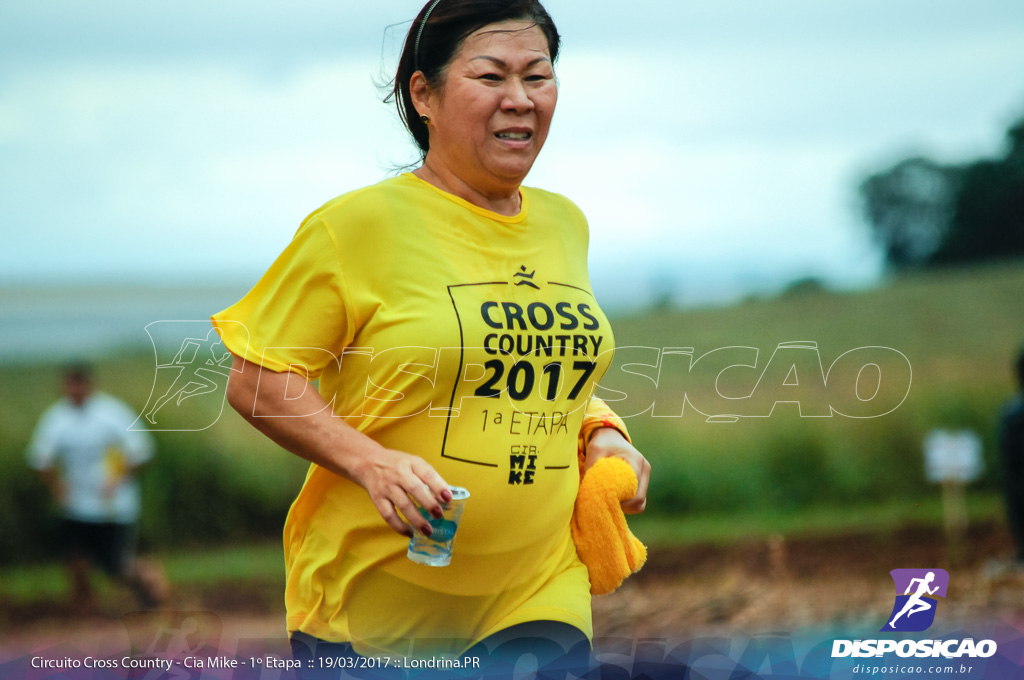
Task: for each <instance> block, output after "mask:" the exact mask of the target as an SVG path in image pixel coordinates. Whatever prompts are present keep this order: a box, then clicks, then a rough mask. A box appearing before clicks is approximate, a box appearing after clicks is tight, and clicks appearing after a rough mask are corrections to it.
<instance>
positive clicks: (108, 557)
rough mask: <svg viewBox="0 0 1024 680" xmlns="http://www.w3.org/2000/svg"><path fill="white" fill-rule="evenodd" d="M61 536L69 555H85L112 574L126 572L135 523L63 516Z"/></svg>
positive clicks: (128, 566)
mask: <svg viewBox="0 0 1024 680" xmlns="http://www.w3.org/2000/svg"><path fill="white" fill-rule="evenodd" d="M61 536H62V538H63V540H64V550H65V554H66V555H67V556H68V557H69V558H73V557H84V558H86V559H88V560H89V561H91V562H92V563H93V564H95V565H97V566H98V567H100V568H101V569H103V571H104V572H106V573H107V575H108V576H111V577H118V576H125V575H127V573H128V569H129V568H130V566H131V563H132V560H133V559H134V556H135V525H134V524H119V523H116V522H81V521H79V520H75V519H63V520H61Z"/></svg>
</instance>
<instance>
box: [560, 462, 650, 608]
mask: <svg viewBox="0 0 1024 680" xmlns="http://www.w3.org/2000/svg"><path fill="white" fill-rule="evenodd" d="M582 471H583V460H582V456H581V460H580V474H581V475H582V474H583V473H582ZM636 487H637V479H636V474H634V472H633V468H631V467H630V466H629V463H627V462H626V461H624V460H622V459H621V458H603V459H601V460H599V461H597V462H596V463H594V465H593V467H591V468H590V469H589V470H588V471H587V473H586V475H583V477H582V479H581V480H580V490H579V493H578V494H577V496H576V507H575V508H574V510H573V513H572V522H571V528H572V540H573V542H575V543H576V554H577V555H579V558H580V561H581V562H583V564H585V565H587V570H588V571H589V572H590V593H591V594H592V595H606V594H608V593H610V592H612V591H614V590H615V589H616V588H618V587H619V586H620V585H622V582H623V581H624V580H625V579H626V577H627V576H629V575H630V574H634V573H636V572H638V571H640V567H642V566H643V565H644V562H645V561H646V560H647V548H646V547H644V544H643V543H641V542H640V540H639V539H638V538H637V537H636V536H634V535H633V533H632V532H631V531H630V530H629V527H628V526H627V525H626V515H625V513H623V512H622V506H621V505H620V502H621V501H624V500H627V499H629V498H632V497H633V496H634V495H635V494H636Z"/></svg>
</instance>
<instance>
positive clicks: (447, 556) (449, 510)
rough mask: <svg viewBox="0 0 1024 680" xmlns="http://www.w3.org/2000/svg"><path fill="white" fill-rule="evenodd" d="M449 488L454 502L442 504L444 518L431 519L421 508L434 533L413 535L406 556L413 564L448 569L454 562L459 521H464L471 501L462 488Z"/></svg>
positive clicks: (417, 532)
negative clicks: (465, 509) (468, 501)
mask: <svg viewBox="0 0 1024 680" xmlns="http://www.w3.org/2000/svg"><path fill="white" fill-rule="evenodd" d="M448 488H449V489H450V490H451V492H452V500H451V501H450V502H448V503H442V504H441V507H442V508H444V516H443V517H436V518H435V517H431V516H430V514H429V513H428V512H427V511H426V510H424V509H423V508H420V514H421V515H423V517H424V518H426V519H427V521H429V522H430V526H431V528H432V529H433V530H434V531H433V533H431V534H430V536H424V535H423V534H422V533H420V532H419V531H416V532H415V533H413V536H412V538H411V539H410V540H409V550H408V551H407V552H406V556H407V557H408V558H409V559H410V560H412V561H413V562H416V563H418V564H425V565H427V566H428V567H447V566H448V565H449V564H450V563H451V561H452V543H454V541H455V532H456V530H458V528H459V520H461V519H462V510H463V508H465V507H466V501H467V500H469V492H468V491H466V490H465V489H463V488H462V487H461V486H451V487H448Z"/></svg>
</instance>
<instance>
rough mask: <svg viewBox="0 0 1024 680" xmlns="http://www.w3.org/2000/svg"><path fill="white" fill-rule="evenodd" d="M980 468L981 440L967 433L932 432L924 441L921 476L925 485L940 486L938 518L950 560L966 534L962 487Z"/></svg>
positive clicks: (965, 506) (981, 465)
mask: <svg viewBox="0 0 1024 680" xmlns="http://www.w3.org/2000/svg"><path fill="white" fill-rule="evenodd" d="M983 469H984V463H983V461H982V458H981V439H980V438H979V437H978V435H976V434H975V433H974V432H973V431H971V430H956V431H953V430H932V431H931V432H929V433H928V436H927V437H925V440H924V474H925V478H926V479H927V480H928V481H929V482H937V483H940V484H942V517H943V524H944V525H945V529H946V538H947V540H948V541H949V548H950V557H951V558H952V559H954V560H955V559H956V558H958V557H959V553H960V547H961V544H962V542H963V538H964V535H965V534H966V533H967V500H966V494H965V493H964V486H965V485H966V484H967V483H968V482H973V481H974V480H975V479H977V478H978V477H979V476H980V475H981V472H982V470H983Z"/></svg>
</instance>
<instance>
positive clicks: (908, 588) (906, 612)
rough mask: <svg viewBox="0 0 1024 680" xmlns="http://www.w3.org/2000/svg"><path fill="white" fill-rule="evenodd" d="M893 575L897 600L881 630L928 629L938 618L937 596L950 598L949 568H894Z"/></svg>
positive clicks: (908, 630) (891, 573) (913, 630)
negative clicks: (947, 592) (948, 596)
mask: <svg viewBox="0 0 1024 680" xmlns="http://www.w3.org/2000/svg"><path fill="white" fill-rule="evenodd" d="M889 575H890V576H892V580H893V584H894V585H895V586H896V602H895V604H893V607H892V614H890V615H889V621H888V622H887V623H886V624H885V625H884V626H883V627H882V628H881V631H883V632H885V631H901V632H907V633H913V632H919V631H922V630H927V629H928V628H929V627H930V626H931V625H932V623H933V622H934V621H935V610H936V608H937V607H938V603H939V601H938V600H937V599H936V598H937V597H946V588H948V587H949V573H948V572H947V571H946V570H945V569H893V570H892V571H890V572H889ZM901 593H902V594H901Z"/></svg>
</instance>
